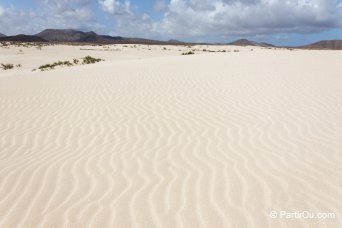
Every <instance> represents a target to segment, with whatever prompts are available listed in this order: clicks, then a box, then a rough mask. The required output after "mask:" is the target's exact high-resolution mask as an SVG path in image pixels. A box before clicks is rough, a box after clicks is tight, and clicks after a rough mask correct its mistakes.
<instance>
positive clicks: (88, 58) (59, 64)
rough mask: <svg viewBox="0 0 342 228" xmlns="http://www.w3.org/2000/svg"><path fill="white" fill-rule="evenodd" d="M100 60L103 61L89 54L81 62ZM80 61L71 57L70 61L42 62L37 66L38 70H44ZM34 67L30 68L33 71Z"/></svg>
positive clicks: (87, 62)
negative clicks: (42, 63)
mask: <svg viewBox="0 0 342 228" xmlns="http://www.w3.org/2000/svg"><path fill="white" fill-rule="evenodd" d="M100 61H103V59H99V58H94V57H91V56H89V55H88V56H86V57H84V58H82V64H93V63H97V62H100ZM79 63H80V60H79V59H73V60H72V62H70V61H58V62H54V63H51V64H44V65H41V66H40V67H38V69H39V70H41V71H46V70H52V69H55V67H57V66H61V67H63V66H67V67H69V66H74V65H78V64H79ZM35 70H36V69H34V70H32V71H35Z"/></svg>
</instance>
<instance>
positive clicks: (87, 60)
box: [83, 55, 102, 64]
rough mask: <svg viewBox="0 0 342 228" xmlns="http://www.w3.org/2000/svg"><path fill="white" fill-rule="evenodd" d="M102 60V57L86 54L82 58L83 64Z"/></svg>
mask: <svg viewBox="0 0 342 228" xmlns="http://www.w3.org/2000/svg"><path fill="white" fill-rule="evenodd" d="M100 61H102V59H97V58H94V57H91V56H89V55H88V56H86V57H84V58H83V64H93V63H97V62H100Z"/></svg>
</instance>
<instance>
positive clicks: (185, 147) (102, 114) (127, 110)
mask: <svg viewBox="0 0 342 228" xmlns="http://www.w3.org/2000/svg"><path fill="white" fill-rule="evenodd" d="M139 47H140V49H141V50H138V49H139V48H133V47H132V48H131V46H129V47H126V48H124V47H121V46H120V48H121V49H120V51H106V52H105V51H102V52H101V51H81V50H79V47H67V46H63V47H62V46H61V47H46V48H45V47H44V48H43V50H41V51H38V50H33V49H32V48H31V49H32V50H31V49H24V50H23V52H24V54H22V55H18V54H17V51H13V50H16V49H15V48H13V47H11V48H10V49H0V52H2V53H3V55H2V56H1V57H0V62H4V61H5V60H6V61H7V60H8V61H19V62H20V61H21V62H20V63H22V65H23V66H22V69H14V70H12V71H6V72H5V71H2V70H0V110H1V111H0V148H1V149H0V227H5V228H7V227H8V228H12V227H30V228H31V227H32V228H36V227H42V228H43V227H44V228H45V227H161V228H166V227H170V228H175V227H184V228H190V227H194V228H197V227H204V228H207V227H213V228H219V227H224V228H229V227H231V228H240V227H241V228H249V227H256V228H268V227H269V228H274V227H277V228H281V227H291V228H296V227H298V228H299V227H303V228H307V227H310V228H312V227H322V228H323V227H329V228H339V227H342V220H341V219H342V54H341V52H339V51H289V50H268V49H260V48H254V50H253V51H251V50H250V48H239V49H240V51H239V52H226V53H207V52H196V54H195V55H190V56H182V55H180V53H181V52H180V51H178V49H180V47H170V49H172V50H163V47H160V46H153V47H152V50H148V48H147V47H145V49H143V47H144V46H139ZM212 48H213V49H215V48H216V49H217V50H219V49H224V48H223V47H212ZM225 48H226V49H227V50H228V49H229V50H234V49H237V48H236V47H225ZM17 49H18V48H17ZM181 49H182V50H186V49H187V48H186V47H181ZM200 49H202V47H200ZM11 51H12V52H11ZM86 54H90V55H92V56H95V57H103V58H105V59H106V61H104V62H101V63H98V64H94V65H88V66H75V67H70V68H62V69H56V70H53V71H48V72H39V71H35V72H31V69H32V68H35V67H38V66H39V65H42V64H44V63H49V62H51V61H52V60H55V59H60V60H65V59H70V58H72V57H81V56H84V55H86ZM18 56H19V57H18ZM64 56H65V58H64V59H63V58H62V57H64ZM61 58H62V59H61ZM281 210H284V211H287V212H295V211H304V210H306V211H309V212H312V213H317V212H330V213H335V215H336V218H334V219H303V218H301V219H285V218H279V217H278V218H275V219H271V218H270V215H269V214H270V212H271V211H277V212H279V211H281Z"/></svg>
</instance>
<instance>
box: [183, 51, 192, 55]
mask: <svg viewBox="0 0 342 228" xmlns="http://www.w3.org/2000/svg"><path fill="white" fill-rule="evenodd" d="M193 54H195V52H193V51H188V52H183V53H182V55H193Z"/></svg>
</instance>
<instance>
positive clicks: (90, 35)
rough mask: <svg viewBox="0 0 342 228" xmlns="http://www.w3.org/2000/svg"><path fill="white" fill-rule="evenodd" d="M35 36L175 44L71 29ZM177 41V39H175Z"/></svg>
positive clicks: (81, 41) (76, 40) (59, 40)
mask: <svg viewBox="0 0 342 228" xmlns="http://www.w3.org/2000/svg"><path fill="white" fill-rule="evenodd" d="M36 36H38V37H41V38H43V39H45V40H47V41H50V42H76V43H77V42H78V43H105V44H120V43H126V44H129V43H132V44H175V43H176V42H175V41H158V40H149V39H142V38H127V37H121V36H107V35H98V34H96V33H95V32H92V31H91V32H82V31H77V30H73V29H46V30H44V31H42V32H40V33H38V34H36ZM177 42H178V41H177Z"/></svg>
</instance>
